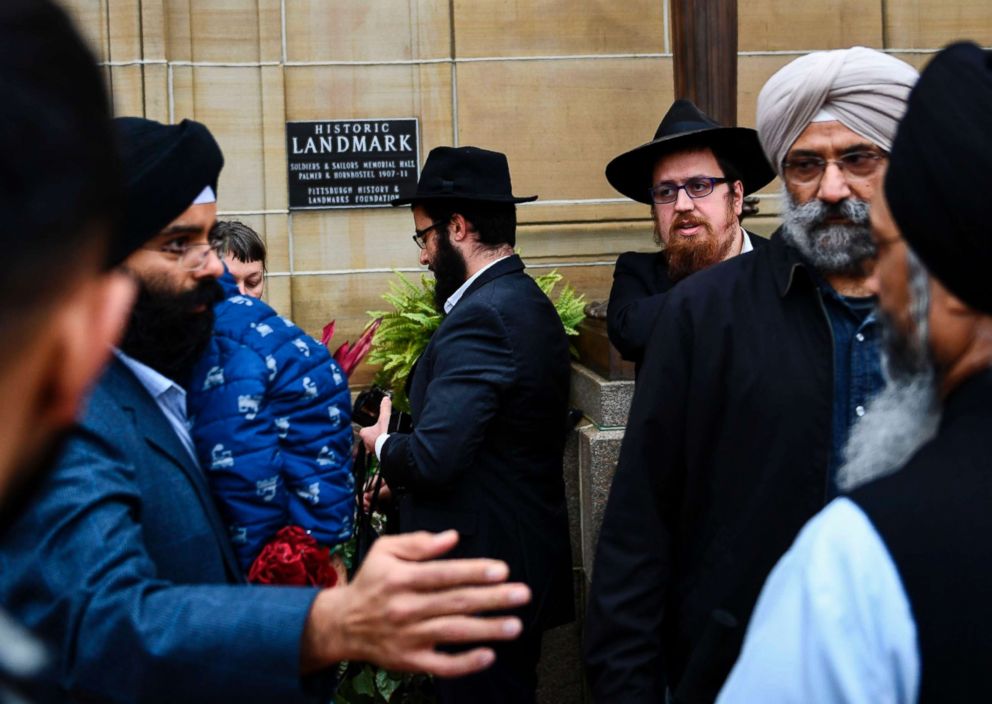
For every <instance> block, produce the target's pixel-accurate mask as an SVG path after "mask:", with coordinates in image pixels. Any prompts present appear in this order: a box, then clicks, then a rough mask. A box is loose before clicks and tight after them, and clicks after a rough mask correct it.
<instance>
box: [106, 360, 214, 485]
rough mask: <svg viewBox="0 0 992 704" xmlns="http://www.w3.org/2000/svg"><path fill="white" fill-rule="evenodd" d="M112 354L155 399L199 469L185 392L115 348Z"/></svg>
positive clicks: (171, 381)
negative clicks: (187, 418) (187, 414)
mask: <svg viewBox="0 0 992 704" xmlns="http://www.w3.org/2000/svg"><path fill="white" fill-rule="evenodd" d="M114 353H115V354H116V355H117V357H118V359H120V360H121V361H122V362H123V363H124V365H125V366H126V367H127V368H128V369H130V370H131V372H132V373H133V374H134V375H135V376H136V377H138V381H140V382H141V385H142V386H144V387H145V389H146V390H147V391H148V393H149V395H150V396H151V397H152V398H153V399H155V403H156V404H157V405H158V407H159V408H160V409H161V410H162V413H163V414H164V415H165V418H166V420H168V421H169V425H171V426H172V429H173V430H175V431H176V435H177V436H178V437H179V441H180V442H181V443H182V444H183V447H185V448H186V452H188V453H189V456H190V459H192V460H193V466H194V467H199V466H200V463H199V461H198V460H197V459H196V450H195V449H194V448H193V438H192V437H191V436H190V434H189V422H188V421H187V420H186V390H185V389H184V388H183V387H181V386H180V385H179V384H177V383H176V382H174V381H173V380H172V379H169V378H168V377H166V376H164V375H162V374H159V373H158V372H157V371H155V370H154V369H152V368H151V367H149V366H148V365H147V364H142V363H141V362H139V361H138V360H136V359H135V358H134V357H128V356H127V355H126V354H124V353H123V352H121V351H120V350H119V349H116V348H115V349H114Z"/></svg>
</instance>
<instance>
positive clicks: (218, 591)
mask: <svg viewBox="0 0 992 704" xmlns="http://www.w3.org/2000/svg"><path fill="white" fill-rule="evenodd" d="M315 595H316V590H313V589H299V588H291V587H281V588H280V587H257V586H252V587H249V586H247V585H245V584H243V582H242V577H241V572H240V570H239V569H238V564H237V561H236V560H235V556H234V553H233V551H232V550H231V546H230V543H229V542H228V539H227V535H226V531H225V530H224V526H223V523H222V521H221V519H220V516H219V514H218V512H217V509H216V507H215V506H214V503H213V499H212V498H211V495H210V491H209V489H208V487H207V482H206V479H205V477H204V475H203V472H202V471H201V469H200V468H199V467H198V466H197V465H196V464H195V463H194V462H193V460H192V459H191V458H190V456H189V454H188V453H187V452H186V450H185V448H184V447H183V445H182V444H181V442H180V441H179V439H178V438H177V437H176V435H175V433H174V432H173V430H172V428H171V426H170V425H169V422H168V421H167V420H166V418H165V416H164V415H163V414H162V412H161V411H160V410H159V408H158V406H157V405H156V404H155V401H154V400H153V399H152V397H151V396H150V395H149V394H148V393H147V392H146V391H145V389H144V387H143V386H142V385H141V383H140V382H139V381H138V379H137V378H136V377H135V376H134V375H133V374H132V373H131V372H130V370H128V369H127V367H126V366H124V364H123V363H121V362H120V361H119V360H117V359H115V360H114V361H113V362H112V363H111V364H110V366H109V368H108V369H107V371H106V372H105V374H104V376H103V377H102V379H101V380H100V382H99V384H98V386H97V387H96V389H95V391H94V393H93V396H92V398H91V400H90V402H89V406H88V408H87V410H86V412H85V414H84V416H83V418H82V420H81V421H80V423H79V424H78V426H77V427H76V428H75V429H74V430H73V432H72V433H71V435H70V437H69V438H68V443H67V445H66V448H65V451H64V454H63V456H62V458H61V459H60V461H59V462H58V464H57V466H56V468H55V469H54V471H53V472H52V474H51V475H50V476H49V477H48V478H47V480H46V483H45V486H44V487H43V488H42V492H41V494H40V495H39V496H38V497H36V498H35V500H34V503H33V504H32V505H31V507H30V508H29V509H28V510H27V511H26V512H25V514H24V515H23V516H21V517H20V518H19V519H18V521H17V522H16V523H15V524H14V526H13V527H12V528H11V530H10V531H9V532H8V533H7V534H6V535H5V536H4V538H3V543H2V544H0V603H3V605H4V606H5V607H6V608H7V609H8V610H9V611H10V612H11V613H12V614H13V615H14V616H15V618H17V619H18V620H20V621H21V622H22V623H24V624H25V625H26V626H27V627H28V628H30V629H31V630H33V631H34V632H35V633H36V634H38V635H39V636H40V637H42V638H43V639H45V640H46V641H47V642H48V643H49V644H50V645H51V646H52V648H53V650H54V654H55V655H56V657H57V676H58V680H59V685H60V687H61V688H62V690H63V693H64V694H65V696H66V699H67V700H87V701H90V700H96V701H110V702H138V701H140V702H158V701H161V702H180V701H182V702H218V701H237V702H263V701H270V702H271V701H279V702H290V701H292V702H295V701H314V700H315V699H313V698H312V696H311V693H310V692H309V691H306V690H309V689H310V688H311V687H312V688H314V689H320V688H321V687H320V686H319V685H320V684H321V683H322V681H321V682H317V681H314V680H311V679H310V678H300V677H299V675H298V672H299V665H300V647H299V646H300V636H301V634H302V632H303V627H304V623H305V621H306V618H307V613H308V611H309V609H310V606H311V603H312V602H313V599H314V597H315ZM322 694H326V692H322ZM325 698H326V697H325Z"/></svg>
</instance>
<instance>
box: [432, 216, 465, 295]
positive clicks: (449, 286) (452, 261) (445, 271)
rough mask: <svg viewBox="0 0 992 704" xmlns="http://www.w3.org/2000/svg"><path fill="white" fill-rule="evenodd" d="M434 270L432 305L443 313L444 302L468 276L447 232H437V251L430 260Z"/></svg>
mask: <svg viewBox="0 0 992 704" xmlns="http://www.w3.org/2000/svg"><path fill="white" fill-rule="evenodd" d="M431 267H432V268H433V270H434V307H435V308H437V310H438V311H439V312H441V313H444V303H445V301H447V300H448V298H449V297H450V296H451V294H453V293H454V292H455V291H457V290H458V287H459V286H461V285H462V284H463V283H465V279H467V278H468V267H467V266H466V265H465V258H464V257H463V256H462V255H461V252H459V251H458V250H457V249H455V248H454V247H453V246H452V244H451V240H450V239H449V238H448V233H447V232H441V231H439V232H438V236H437V252H435V254H434V261H433V262H431Z"/></svg>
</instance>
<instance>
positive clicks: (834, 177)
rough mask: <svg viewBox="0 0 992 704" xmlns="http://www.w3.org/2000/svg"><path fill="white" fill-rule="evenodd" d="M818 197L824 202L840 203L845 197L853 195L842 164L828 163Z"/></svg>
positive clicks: (818, 190)
mask: <svg viewBox="0 0 992 704" xmlns="http://www.w3.org/2000/svg"><path fill="white" fill-rule="evenodd" d="M816 197H817V198H819V199H820V200H822V201H823V202H824V203H840V202H841V201H842V200H844V199H845V198H850V197H851V187H850V186H849V185H848V183H847V177H846V176H845V175H844V172H843V171H842V170H841V168H840V166H839V165H838V164H836V163H834V162H829V163H827V166H826V169H825V170H824V172H823V177H822V178H821V179H820V186H819V188H818V189H817V192H816Z"/></svg>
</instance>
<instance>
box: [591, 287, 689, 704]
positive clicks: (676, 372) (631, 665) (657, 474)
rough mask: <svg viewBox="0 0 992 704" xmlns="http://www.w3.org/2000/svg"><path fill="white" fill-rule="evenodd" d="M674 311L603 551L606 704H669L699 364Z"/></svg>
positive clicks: (627, 448) (650, 367) (595, 677)
mask: <svg viewBox="0 0 992 704" xmlns="http://www.w3.org/2000/svg"><path fill="white" fill-rule="evenodd" d="M667 303H668V305H666V306H664V307H662V309H661V311H660V312H659V315H658V319H657V322H656V325H655V329H654V332H653V334H652V335H651V338H650V341H649V343H648V346H647V354H646V356H645V361H644V365H643V367H642V369H641V375H640V377H639V378H638V382H637V387H636V391H635V394H634V400H633V404H632V407H631V412H630V419H629V421H628V424H627V430H626V433H625V436H624V441H623V446H622V448H621V453H620V461H619V463H618V465H617V471H616V475H615V477H614V479H613V486H612V488H611V490H610V497H609V500H608V502H607V506H606V512H605V515H604V517H603V524H602V528H601V530H600V534H599V544H598V546H597V550H596V559H595V564H594V569H593V576H592V588H591V590H590V594H589V599H588V611H587V615H586V625H585V642H584V651H585V661H586V671H587V675H588V678H589V684H590V687H591V688H592V692H593V698H594V700H595V701H597V702H621V701H622V702H661V701H664V700H665V677H664V674H663V673H664V670H663V668H662V662H661V658H662V639H661V631H662V620H663V618H664V617H665V609H664V607H665V604H666V599H667V590H668V587H669V584H670V580H671V575H672V563H673V558H672V553H673V540H674V538H673V535H674V530H673V526H674V525H675V522H676V520H677V519H676V515H677V511H678V506H679V503H680V497H681V495H682V492H683V487H684V474H685V469H684V468H685V447H684V444H683V437H684V432H685V427H686V418H685V415H686V410H687V405H688V386H689V377H690V371H691V370H690V366H691V359H692V339H691V325H690V324H689V322H688V315H687V314H683V313H682V312H680V311H679V310H678V309H677V308H679V307H680V306H679V305H678V301H677V300H676V299H673V298H671V297H669V300H668V302H667ZM659 401H662V402H659Z"/></svg>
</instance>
